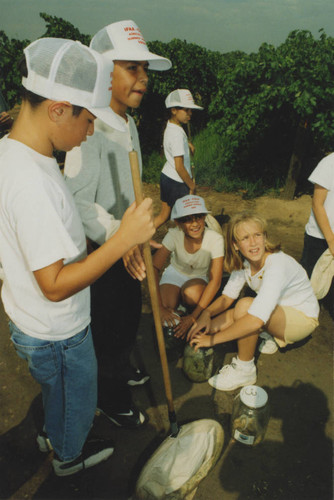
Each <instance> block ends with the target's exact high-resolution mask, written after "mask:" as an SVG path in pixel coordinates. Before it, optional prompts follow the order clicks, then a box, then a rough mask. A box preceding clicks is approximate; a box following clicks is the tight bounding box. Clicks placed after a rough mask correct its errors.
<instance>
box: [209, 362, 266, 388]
mask: <svg viewBox="0 0 334 500" xmlns="http://www.w3.org/2000/svg"><path fill="white" fill-rule="evenodd" d="M255 382H256V367H255V365H254V364H253V366H252V367H251V368H250V369H244V368H240V366H238V364H237V360H236V358H233V359H232V363H231V364H230V365H225V366H223V368H222V369H221V370H220V371H219V373H218V374H217V375H214V376H213V377H211V378H209V384H210V385H211V386H212V387H214V388H215V389H218V390H219V391H233V390H234V389H237V388H238V387H243V386H244V385H253V384H255Z"/></svg>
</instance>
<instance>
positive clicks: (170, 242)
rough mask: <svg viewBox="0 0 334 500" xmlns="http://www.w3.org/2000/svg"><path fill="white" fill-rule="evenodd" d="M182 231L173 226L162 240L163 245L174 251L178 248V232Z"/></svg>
mask: <svg viewBox="0 0 334 500" xmlns="http://www.w3.org/2000/svg"><path fill="white" fill-rule="evenodd" d="M177 232H180V230H179V229H177V228H171V229H169V230H168V231H167V233H166V235H165V237H164V239H163V240H162V245H163V246H164V247H165V248H167V250H168V251H169V252H173V251H174V250H175V248H176V240H177V236H178V233H177ZM182 234H183V233H182Z"/></svg>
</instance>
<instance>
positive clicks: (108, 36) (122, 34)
mask: <svg viewBox="0 0 334 500" xmlns="http://www.w3.org/2000/svg"><path fill="white" fill-rule="evenodd" d="M90 47H91V48H92V49H94V50H96V51H97V52H100V53H101V54H103V55H105V56H107V57H110V59H112V60H113V61H147V62H148V67H149V69H153V70H158V71H164V70H166V69H170V68H171V67H172V63H171V62H170V60H169V59H166V58H165V57H161V56H158V55H157V54H153V52H150V51H149V50H148V47H147V45H146V42H145V40H144V37H143V35H142V34H141V31H140V29H139V28H138V26H137V25H136V23H135V22H134V21H131V20H128V21H118V22H117V23H112V24H109V25H108V26H105V27H104V28H102V29H101V30H100V31H98V32H97V33H96V35H94V36H93V38H92V40H91V42H90Z"/></svg>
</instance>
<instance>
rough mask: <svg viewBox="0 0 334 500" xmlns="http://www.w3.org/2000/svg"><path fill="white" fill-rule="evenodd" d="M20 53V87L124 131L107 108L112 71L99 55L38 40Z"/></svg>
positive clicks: (69, 42) (81, 47) (72, 43)
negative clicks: (23, 62)
mask: <svg viewBox="0 0 334 500" xmlns="http://www.w3.org/2000/svg"><path fill="white" fill-rule="evenodd" d="M24 54H25V58H26V63H27V70H28V74H27V76H26V77H23V78H22V85H23V87H25V88H26V89H27V90H29V91H30V92H33V93H35V94H37V95H39V96H42V97H45V98H46V99H51V100H54V101H68V102H70V103H71V104H73V105H76V106H81V107H83V108H86V109H87V110H88V111H90V112H91V113H92V114H93V115H95V116H97V114H99V117H100V118H101V119H102V120H103V121H104V122H105V123H107V124H108V125H110V126H111V127H113V128H116V129H117V130H120V131H124V130H125V127H124V125H123V124H122V122H121V120H120V119H119V118H118V117H117V115H116V113H114V112H113V111H112V109H111V108H110V107H109V104H110V99H111V89H110V87H111V70H112V68H111V64H110V62H108V60H107V59H105V58H104V57H103V56H101V54H99V53H98V52H95V51H94V50H92V49H90V48H89V47H86V45H83V44H82V43H80V42H75V41H73V40H66V39H64V38H40V39H38V40H36V41H35V42H32V43H31V44H30V45H28V46H27V47H26V48H25V49H24Z"/></svg>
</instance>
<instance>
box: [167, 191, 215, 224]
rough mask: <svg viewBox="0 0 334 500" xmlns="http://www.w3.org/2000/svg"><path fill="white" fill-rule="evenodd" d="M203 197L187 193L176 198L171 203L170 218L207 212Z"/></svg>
mask: <svg viewBox="0 0 334 500" xmlns="http://www.w3.org/2000/svg"><path fill="white" fill-rule="evenodd" d="M208 213H209V211H208V210H207V208H206V206H205V202H204V200H203V198H201V197H200V196H196V195H194V194H187V195H186V196H183V197H182V198H179V199H178V200H176V202H175V203H174V205H173V208H172V213H171V219H172V220H175V219H180V217H185V216H186V215H195V214H208Z"/></svg>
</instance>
